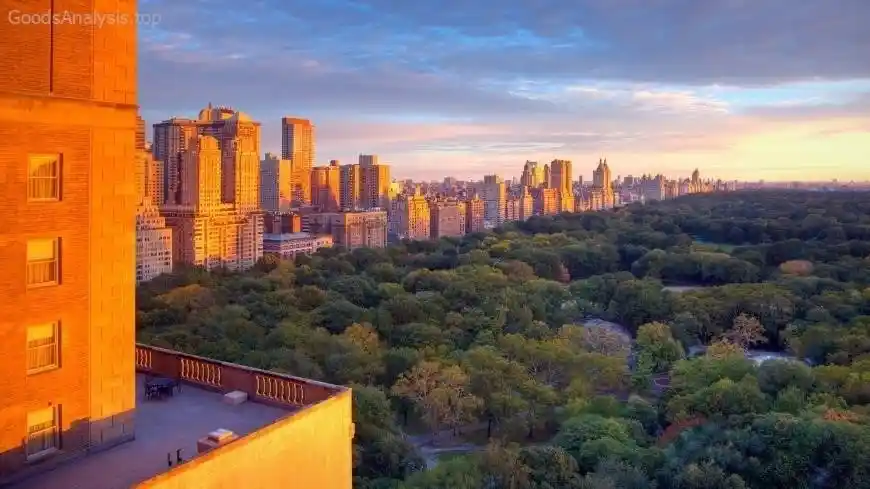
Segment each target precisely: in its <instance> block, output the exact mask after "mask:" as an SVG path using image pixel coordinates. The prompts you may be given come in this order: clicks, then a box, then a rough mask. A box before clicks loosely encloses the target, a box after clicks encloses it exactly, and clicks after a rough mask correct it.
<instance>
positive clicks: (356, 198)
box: [339, 165, 362, 210]
mask: <svg viewBox="0 0 870 489" xmlns="http://www.w3.org/2000/svg"><path fill="white" fill-rule="evenodd" d="M339 171H340V173H339V186H340V187H341V189H340V190H339V201H340V203H341V208H342V209H343V210H357V209H360V208H362V168H361V167H360V165H341V170H339Z"/></svg>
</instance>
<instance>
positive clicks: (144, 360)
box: [136, 347, 151, 370]
mask: <svg viewBox="0 0 870 489" xmlns="http://www.w3.org/2000/svg"><path fill="white" fill-rule="evenodd" d="M136 369H137V370H151V350H147V349H145V348H139V347H136Z"/></svg>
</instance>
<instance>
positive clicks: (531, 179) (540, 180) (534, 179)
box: [520, 161, 545, 188]
mask: <svg viewBox="0 0 870 489" xmlns="http://www.w3.org/2000/svg"><path fill="white" fill-rule="evenodd" d="M520 183H521V184H522V185H525V186H526V187H531V188H536V187H540V186H542V185H544V183H545V180H544V168H543V167H541V166H540V165H538V163H537V162H536V161H527V162H526V163H525V165H523V175H522V177H520Z"/></svg>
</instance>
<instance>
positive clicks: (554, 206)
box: [531, 188, 561, 216]
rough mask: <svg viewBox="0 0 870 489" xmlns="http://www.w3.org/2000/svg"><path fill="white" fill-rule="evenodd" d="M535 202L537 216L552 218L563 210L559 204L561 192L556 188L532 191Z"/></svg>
mask: <svg viewBox="0 0 870 489" xmlns="http://www.w3.org/2000/svg"><path fill="white" fill-rule="evenodd" d="M531 194H532V199H533V200H534V213H535V215H536V216H552V215H554V214H558V213H559V210H560V209H561V205H560V203H559V191H558V190H556V189H554V188H533V189H531Z"/></svg>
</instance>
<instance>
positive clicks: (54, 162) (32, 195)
mask: <svg viewBox="0 0 870 489" xmlns="http://www.w3.org/2000/svg"><path fill="white" fill-rule="evenodd" d="M27 200H29V201H31V202H40V201H55V200H60V155H32V156H30V160H29V161H28V168H27Z"/></svg>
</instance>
